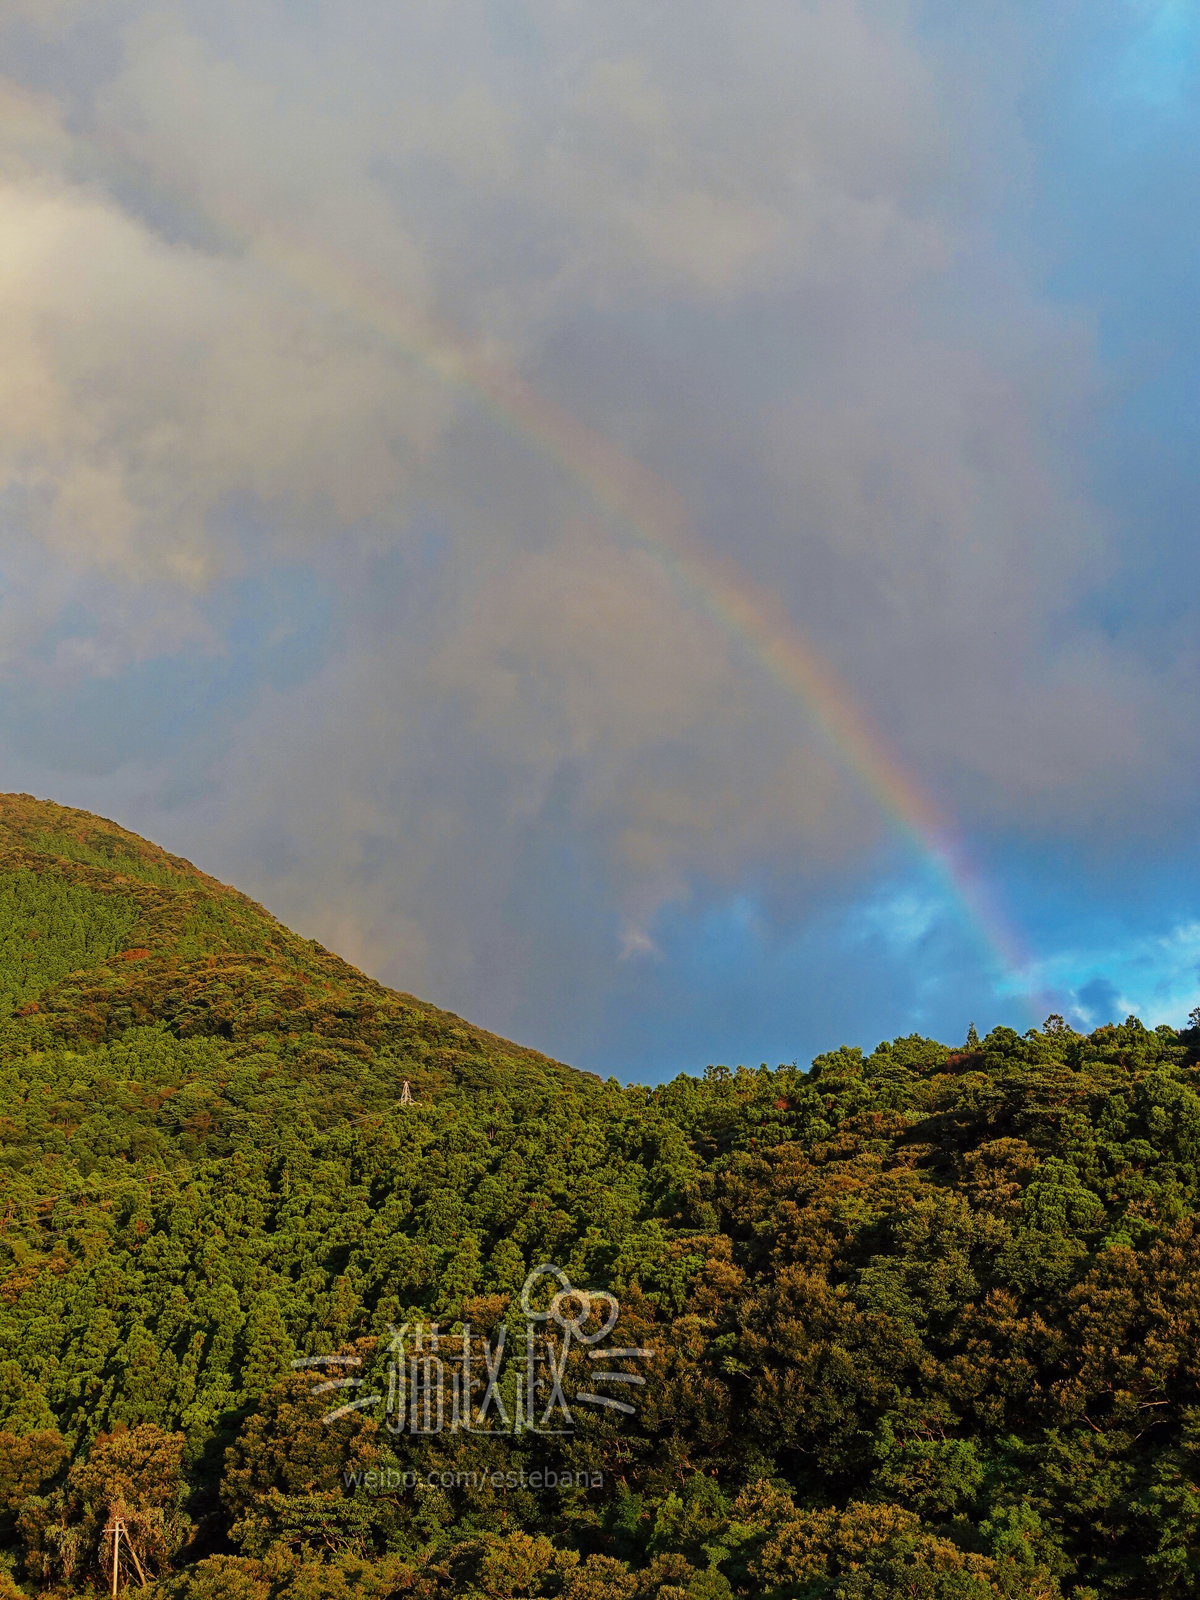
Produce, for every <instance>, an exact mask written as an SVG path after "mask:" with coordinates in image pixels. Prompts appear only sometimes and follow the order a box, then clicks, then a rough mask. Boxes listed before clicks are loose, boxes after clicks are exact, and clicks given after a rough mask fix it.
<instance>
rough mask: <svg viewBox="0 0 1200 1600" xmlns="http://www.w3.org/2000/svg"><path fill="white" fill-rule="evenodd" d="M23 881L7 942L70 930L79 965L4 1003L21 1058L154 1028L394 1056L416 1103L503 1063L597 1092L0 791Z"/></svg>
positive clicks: (256, 913) (145, 843)
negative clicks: (75, 934) (39, 1047)
mask: <svg viewBox="0 0 1200 1600" xmlns="http://www.w3.org/2000/svg"><path fill="white" fill-rule="evenodd" d="M31 876H32V877H33V878H36V879H38V880H39V882H38V885H37V887H38V888H40V889H41V890H42V891H43V892H42V893H41V894H40V896H39V895H36V894H34V895H31V894H29V893H26V894H25V896H24V900H25V902H26V904H24V905H22V904H21V901H22V896H21V895H20V894H19V893H16V892H10V893H9V896H8V905H7V907H0V909H7V911H8V943H9V945H10V946H11V945H12V943H13V939H14V935H15V936H16V937H18V938H19V937H20V936H21V934H22V932H23V933H24V937H25V939H26V942H27V943H29V944H32V945H34V946H36V944H37V942H38V938H39V929H38V920H39V918H41V919H42V920H43V921H44V920H45V919H46V917H47V915H48V916H49V918H50V920H51V921H52V922H53V921H55V920H57V921H58V922H60V923H62V922H70V923H71V924H72V925H73V926H74V927H75V929H76V930H77V931H80V932H81V934H82V937H79V938H77V939H76V941H75V943H76V946H77V947H78V948H79V949H80V952H81V953H86V954H88V955H89V956H90V959H89V960H87V961H86V962H83V963H81V964H80V965H79V966H78V967H75V968H73V969H72V970H69V971H65V972H56V973H53V974H51V975H49V976H47V981H46V982H44V983H39V982H38V981H37V979H38V977H40V976H42V974H41V973H39V972H38V970H37V962H36V960H34V961H33V962H32V963H31V965H32V968H33V973H32V976H31V979H30V981H29V982H27V983H25V984H23V985H22V986H21V988H20V993H19V994H11V993H10V996H9V998H10V1000H13V1001H15V1002H16V1003H14V1004H12V1005H11V1008H10V1009H11V1020H10V1024H9V1027H10V1031H11V1029H12V1027H13V1026H14V1025H17V1026H19V1027H24V1029H25V1030H26V1031H27V1033H28V1036H29V1038H28V1042H29V1045H30V1047H33V1045H34V1041H35V1039H36V1036H37V1035H38V1034H39V1033H41V1034H49V1035H51V1036H53V1037H56V1038H59V1039H62V1040H64V1041H71V1040H74V1041H75V1042H78V1043H100V1042H103V1041H105V1040H110V1039H113V1038H115V1037H117V1036H119V1034H120V1033H121V1032H122V1031H123V1030H124V1029H125V1028H128V1027H131V1026H138V1025H143V1026H149V1025H154V1024H156V1023H164V1024H166V1025H167V1026H168V1027H169V1028H170V1029H171V1031H172V1032H173V1033H174V1034H175V1036H176V1037H178V1038H188V1037H208V1036H214V1037H221V1038H224V1039H227V1040H229V1041H230V1042H245V1041H246V1040H248V1039H251V1038H253V1037H254V1036H255V1035H256V1034H258V1033H261V1032H263V1031H271V1032H276V1033H280V1032H282V1033H285V1034H297V1035H298V1034H303V1033H311V1034H313V1035H316V1036H318V1037H323V1038H326V1039H333V1040H341V1041H342V1042H343V1043H344V1044H346V1045H349V1046H351V1047H354V1048H361V1047H362V1046H363V1045H366V1046H367V1047H369V1048H371V1049H375V1050H379V1049H385V1050H388V1051H390V1052H392V1053H395V1052H397V1051H401V1052H404V1053H406V1055H407V1057H408V1064H409V1065H410V1066H411V1067H412V1075H411V1081H412V1083H413V1087H414V1089H417V1090H418V1091H419V1092H420V1091H424V1092H429V1093H432V1092H435V1091H438V1090H443V1091H444V1090H445V1089H447V1088H449V1087H451V1086H453V1085H455V1084H459V1083H462V1084H466V1085H474V1086H476V1087H479V1086H480V1085H481V1084H482V1082H483V1081H484V1080H485V1079H486V1077H487V1075H488V1074H487V1071H486V1068H487V1066H488V1065H489V1064H490V1065H492V1066H498V1065H499V1064H500V1063H503V1064H505V1066H506V1068H507V1069H510V1070H513V1071H517V1072H522V1071H524V1072H529V1071H533V1072H535V1073H543V1074H547V1075H548V1076H549V1077H550V1078H552V1079H554V1080H556V1081H558V1082H561V1083H568V1082H569V1083H572V1084H574V1085H575V1086H576V1087H578V1086H580V1085H582V1084H584V1083H586V1082H588V1081H591V1082H598V1081H599V1080H598V1079H597V1078H596V1077H595V1075H594V1074H588V1073H582V1072H579V1071H577V1070H576V1069H574V1068H571V1067H568V1066H566V1065H565V1064H564V1063H562V1062H557V1061H554V1060H553V1059H552V1058H550V1057H548V1056H546V1055H544V1054H543V1053H542V1052H540V1051H537V1050H533V1049H530V1048H528V1047H526V1046H523V1045H518V1044H514V1043H512V1042H511V1041H509V1040H506V1039H502V1038H500V1037H499V1036H498V1035H496V1034H492V1033H490V1032H488V1031H487V1030H485V1029H482V1028H477V1027H475V1026H474V1025H473V1024H471V1023H469V1022H466V1021H465V1020H464V1019H463V1018H461V1017H459V1016H457V1015H456V1014H454V1013H453V1012H448V1011H444V1010H442V1009H441V1008H439V1007H436V1006H433V1005H431V1004H430V1003H428V1002H426V1001H423V1000H420V999H418V998H417V997H416V996H414V995H411V994H406V993H402V992H400V991H397V990H393V989H390V988H388V987H387V986H386V985H384V984H382V983H379V982H378V981H377V980H376V979H373V978H371V977H369V976H368V975H367V974H365V973H363V972H360V971H359V970H358V969H357V968H355V967H353V966H352V965H351V964H350V963H349V962H347V961H345V960H343V959H342V958H341V957H340V956H338V955H336V954H334V953H333V952H331V951H329V950H327V949H326V948H325V947H324V946H323V945H321V944H319V943H318V942H317V941H315V940H308V939H304V938H302V937H301V936H300V935H298V934H295V933H293V932H292V931H291V930H290V929H288V928H287V927H286V926H285V925H284V924H283V923H281V922H280V921H279V920H278V919H277V918H276V917H274V916H273V915H272V914H271V913H270V912H269V911H267V910H266V909H265V908H264V907H263V906H261V905H259V904H258V903H257V902H256V901H254V900H252V899H250V897H249V896H247V895H245V894H243V893H242V892H241V891H240V890H238V889H235V888H232V887H231V886H229V885H227V884H224V883H222V882H220V880H218V879H216V878H214V877H212V876H211V875H210V874H208V873H205V872H203V871H202V870H201V869H200V868H198V867H196V866H194V865H193V864H192V863H191V862H190V861H187V860H185V859H184V858H183V857H181V856H176V855H173V854H171V853H170V852H169V851H166V850H164V849H162V847H161V846H159V845H156V844H153V843H152V842H151V841H149V840H146V839H143V838H141V837H140V836H139V835H137V834H134V833H131V832H130V831H129V830H127V829H125V828H122V827H121V826H120V825H119V824H117V823H115V822H112V821H110V820H108V819H107V818H102V817H97V816H94V815H93V814H92V813H90V812H86V811H80V810H77V809H74V808H71V807H66V806H60V805H58V804H56V803H55V802H53V801H43V800H37V799H35V798H34V797H33V796H31V795H26V794H5V795H0V878H3V879H6V880H8V882H9V884H10V886H11V884H12V882H13V880H16V882H17V884H18V886H20V887H24V888H25V889H26V890H30V889H32V888H33V887H34V886H33V885H32V884H30V881H29V880H30V877H31ZM22 923H23V924H24V926H23V927H22ZM81 924H82V928H81V927H80V925H81ZM60 933H61V929H60ZM106 934H107V935H108V939H107V941H106V940H105V937H104V936H105V935H106ZM89 935H90V936H91V937H89ZM3 998H4V991H3V989H0V1004H2V1001H3ZM0 1014H2V1013H0Z"/></svg>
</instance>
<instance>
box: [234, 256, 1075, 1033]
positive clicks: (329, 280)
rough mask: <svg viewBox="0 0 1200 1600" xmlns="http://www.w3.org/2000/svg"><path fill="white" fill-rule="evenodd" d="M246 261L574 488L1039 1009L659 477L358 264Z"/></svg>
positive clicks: (1015, 962)
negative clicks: (917, 866)
mask: <svg viewBox="0 0 1200 1600" xmlns="http://www.w3.org/2000/svg"><path fill="white" fill-rule="evenodd" d="M252 248H253V250H254V253H255V254H256V256H258V258H259V259H261V260H263V261H264V262H265V263H269V264H270V265H271V266H273V267H274V269H275V270H276V271H278V272H280V273H281V274H282V275H284V276H285V277H286V278H288V279H290V280H291V281H292V282H293V283H296V284H297V285H299V286H301V287H303V288H304V289H305V290H307V292H309V293H311V294H314V295H316V296H317V297H318V298H319V299H320V300H321V301H322V302H323V303H325V304H326V305H330V306H333V307H336V308H337V309H338V310H339V311H341V312H343V313H350V314H352V315H353V316H354V317H355V319H356V320H358V321H359V322H360V323H362V324H365V325H367V326H369V327H370V328H371V329H372V330H373V331H374V332H375V333H376V334H377V335H378V336H379V337H382V338H383V339H385V340H386V341H387V342H388V343H389V344H390V345H392V346H393V347H394V348H396V349H397V350H399V351H400V352H401V353H402V354H403V355H405V356H406V357H407V358H408V359H410V360H412V361H414V362H416V363H417V364H419V365H420V366H421V367H422V368H423V369H424V370H426V371H428V372H430V373H431V374H433V375H434V376H435V377H436V378H437V379H438V381H439V382H440V383H442V384H445V385H447V386H449V387H450V388H452V389H455V390H459V391H462V392H464V393H466V394H467V395H469V396H471V397H472V398H473V399H474V400H475V401H476V402H478V403H480V404H481V405H482V406H483V407H484V408H485V409H486V411H487V412H488V413H489V414H490V415H491V416H492V417H494V418H495V419H496V421H497V422H498V423H499V424H500V426H501V427H502V428H503V429H504V430H505V431H506V432H508V433H509V434H510V435H512V436H514V437H515V438H516V439H517V440H518V441H519V442H520V443H521V444H522V445H523V446H524V447H525V448H527V449H533V450H534V451H535V452H536V453H537V454H538V455H540V456H542V457H544V458H545V459H547V460H548V461H549V462H550V463H551V464H552V465H553V466H554V467H556V468H557V469H558V470H559V471H561V472H563V473H565V474H566V475H567V476H568V477H569V478H570V479H572V480H573V481H574V482H575V483H576V484H577V485H578V486H579V487H580V489H581V490H582V491H583V493H584V494H585V495H586V496H587V498H588V499H590V500H591V501H592V503H593V504H594V505H595V506H596V507H597V508H598V509H599V510H600V512H601V513H602V514H603V515H604V517H605V519H606V520H607V521H608V522H610V523H612V524H615V525H616V526H617V527H618V528H619V529H620V530H621V531H622V532H623V533H624V535H625V536H626V537H627V538H628V539H630V540H631V542H632V543H633V544H634V545H635V546H637V547H638V548H639V549H641V550H643V551H645V552H646V553H647V554H648V555H649V556H650V557H651V558H652V559H653V560H654V561H655V562H656V563H657V565H658V566H659V567H660V568H661V569H662V570H663V572H664V573H665V574H666V575H667V577H668V579H669V580H670V582H671V583H672V585H673V586H674V587H675V588H676V589H677V590H678V591H680V592H681V593H683V594H684V595H685V596H686V597H687V598H688V600H689V601H690V603H691V604H692V606H693V607H694V608H695V609H697V610H699V611H700V612H702V613H703V614H705V615H707V616H708V617H710V618H711V619H712V620H713V621H714V622H715V623H716V624H717V626H718V627H719V628H721V629H722V631H723V632H724V633H726V634H727V635H728V636H730V637H732V638H734V639H736V640H737V641H738V642H739V643H740V644H741V645H742V647H743V648H744V649H745V650H746V652H747V654H748V655H749V656H750V657H751V658H752V659H754V660H755V661H757V662H758V664H759V666H760V667H761V668H762V670H763V671H764V672H765V673H767V674H768V675H769V676H770V677H771V678H772V679H773V680H774V681H775V682H776V683H777V684H779V685H780V686H781V687H782V688H783V689H784V690H785V691H786V692H787V693H788V694H789V695H791V696H793V697H794V698H795V699H797V700H798V701H799V702H800V703H801V704H802V705H803V706H804V708H805V710H806V711H807V712H808V714H809V716H810V717H811V718H812V719H813V721H814V722H815V724H816V725H817V727H818V728H819V730H820V731H821V733H822V734H823V735H824V738H825V740H826V742H827V744H828V745H829V746H830V747H831V748H832V749H833V751H834V752H835V753H836V754H837V755H838V756H839V757H840V759H841V763H842V764H843V765H844V766H845V767H847V768H848V769H849V770H850V771H851V772H852V773H853V774H854V776H855V777H856V779H857V780H858V781H859V783H860V784H861V785H862V786H863V787H864V788H865V789H866V790H867V792H868V793H869V794H870V795H871V796H872V797H873V799H874V800H875V802H876V804H877V805H878V806H879V808H880V810H881V811H882V812H883V813H884V815H885V816H886V817H888V818H889V819H890V821H891V822H892V824H893V825H894V826H895V827H897V828H898V830H899V831H900V833H901V835H902V836H903V837H904V838H905V839H906V840H907V841H908V842H909V843H910V844H911V845H913V846H914V847H915V848H916V849H917V850H918V852H919V853H920V854H921V855H922V856H923V857H924V858H925V859H926V860H927V861H928V862H929V864H930V865H931V866H932V868H933V870H934V875H935V878H936V880H937V881H938V883H939V885H940V887H941V888H942V889H943V891H944V892H946V893H947V894H948V895H949V896H950V897H951V898H952V899H953V900H954V901H955V902H956V903H957V904H958V905H960V906H961V907H962V909H963V910H964V912H965V913H966V916H967V918H968V920H969V922H970V923H971V924H972V926H973V927H975V928H976V929H977V930H978V932H979V934H980V935H981V936H982V938H983V940H984V942H985V944H986V946H987V947H988V948H989V949H990V950H991V951H992V953H993V954H994V955H995V957H996V958H997V959H998V961H999V963H1000V966H1001V968H1002V970H1003V979H1004V982H1003V986H1004V988H1005V989H1006V990H1008V991H1009V992H1011V993H1014V994H1016V995H1019V996H1023V997H1025V998H1026V999H1027V1000H1028V1002H1029V1004H1030V1006H1031V1008H1032V1007H1033V1006H1035V1005H1036V1004H1038V1003H1040V1002H1043V1001H1044V997H1043V996H1041V995H1039V994H1037V993H1036V991H1035V987H1034V985H1033V984H1031V982H1030V981H1029V978H1028V977H1027V974H1028V973H1029V972H1030V969H1031V962H1030V959H1029V957H1028V955H1027V953H1026V952H1025V950H1024V948H1023V946H1022V943H1021V941H1020V940H1019V939H1018V937H1017V935H1016V933H1015V932H1014V930H1013V929H1012V927H1011V926H1010V925H1009V923H1008V921H1007V919H1006V918H1005V917H1004V915H1003V913H1002V912H1001V910H1000V908H999V906H998V905H997V904H996V901H995V897H994V895H993V894H992V892H991V891H990V888H989V886H988V884H987V883H986V881H985V880H984V878H983V876H982V874H981V873H980V872H979V871H978V870H977V869H976V868H975V866H974V865H973V863H972V862H971V860H970V857H969V855H968V853H967V850H966V848H965V846H964V844H963V842H962V839H961V836H960V835H959V833H958V832H957V830H956V829H955V828H954V827H953V826H952V825H951V823H950V821H949V819H948V818H947V817H946V816H945V815H944V813H942V812H941V811H940V810H939V808H938V807H937V805H936V804H935V803H934V801H933V799H932V797H931V796H930V795H929V794H928V793H927V792H926V791H925V790H924V789H923V788H922V787H921V786H920V785H919V784H918V783H917V781H916V779H915V778H913V777H912V775H911V774H910V773H909V772H907V771H906V769H905V768H904V766H903V765H902V764H901V762H900V761H899V759H898V758H897V757H896V755H895V754H894V753H893V752H892V751H891V749H890V748H889V746H888V744H887V741H886V740H885V738H884V737H883V735H882V733H881V732H880V730H879V729H878V728H876V727H875V726H874V725H873V723H872V722H871V720H870V719H869V717H868V716H867V714H866V712H865V711H864V710H863V708H862V707H861V706H860V705H859V704H858V703H857V702H856V700H855V698H854V696H853V695H852V694H851V692H850V690H849V688H848V687H847V685H846V684H845V682H844V681H843V680H842V679H841V677H840V676H839V674H838V673H837V672H836V671H835V669H834V668H833V666H832V665H831V664H830V663H829V662H828V661H827V660H826V659H825V658H824V657H823V656H822V655H820V654H819V653H818V652H817V650H815V649H814V648H813V646H812V645H811V644H810V643H809V642H808V641H807V640H806V639H805V638H804V636H803V635H802V634H801V632H800V630H799V629H798V628H797V626H796V624H795V623H794V622H793V621H792V620H791V618H790V617H789V616H788V615H787V614H786V612H785V611H784V609H783V608H782V607H781V606H780V605H779V603H778V601H777V600H776V599H775V597H774V596H773V595H771V594H769V593H768V592H767V591H765V590H764V589H763V588H761V587H760V586H757V585H755V584H753V583H752V582H751V581H750V580H749V579H748V578H747V577H746V576H745V574H744V573H742V572H740V571H739V570H738V569H737V568H736V567H735V566H733V565H732V563H730V562H728V561H725V560H722V559H721V558H720V557H718V556H717V555H716V554H715V553H714V552H712V551H710V550H706V549H705V548H704V547H703V545H702V544H701V543H700V541H699V540H698V539H697V538H696V536H695V534H694V532H693V531H692V529H691V527H690V524H689V518H688V516H687V513H686V509H685V507H684V505H683V502H682V500H681V498H680V497H679V495H678V494H677V493H676V492H675V491H674V490H672V489H671V488H670V486H669V485H667V484H666V483H664V482H663V480H662V479H661V478H659V477H658V476H657V475H655V474H654V473H652V472H650V471H649V470H648V469H647V468H645V467H644V466H642V465H641V463H640V462H637V461H635V460H633V459H632V458H631V457H630V456H629V455H628V454H626V453H625V452H623V451H621V450H618V449H617V448H616V447H614V446H613V445H612V443H611V442H610V441H609V440H607V439H606V438H604V437H603V435H601V434H599V433H597V432H596V431H595V430H594V429H592V428H589V427H587V426H585V425H584V424H583V423H582V422H580V421H579V419H578V418H576V417H575V416H573V415H572V414H571V413H570V412H568V411H566V410H565V409H564V408H563V407H561V406H558V405H555V404H553V403H552V402H550V401H549V400H547V399H546V398H545V397H544V396H542V395H541V394H539V393H538V392H537V391H536V390H535V389H533V388H532V387H531V386H530V385H529V384H528V383H526V382H525V381H524V380H523V379H522V378H521V377H520V376H519V375H518V374H516V373H515V372H513V371H512V370H511V369H510V368H508V367H507V366H506V365H504V364H502V363H501V362H499V361H498V360H497V359H496V358H495V357H494V356H492V355H490V354H488V353H486V352H483V351H480V350H479V349H477V348H473V347H472V346H471V345H469V344H468V342H467V341H466V340H465V339H464V338H463V336H462V335H461V333H459V332H458V330H457V329H455V328H453V327H451V326H450V325H449V324H448V323H446V322H445V321H444V320H440V319H436V318H433V317H431V316H428V315H418V314H416V313H414V312H413V311H412V310H411V309H410V308H408V307H406V306H404V305H402V304H400V303H399V302H398V301H397V299H396V297H395V295H394V293H393V292H392V291H391V290H390V289H389V288H388V287H387V286H385V285H383V284H382V283H373V282H371V281H370V280H369V279H368V278H367V277H366V276H365V275H364V274H363V273H362V271H361V269H359V268H353V267H351V266H350V265H349V264H347V263H344V262H339V261H335V260H334V259H333V258H332V257H331V256H329V255H328V254H326V253H325V252H324V251H317V250H314V249H313V247H312V246H311V245H310V244H308V243H307V242H301V241H299V240H297V239H296V238H294V237H288V236H286V235H284V234H282V233H280V232H278V231H271V232H265V231H264V230H263V229H262V228H261V227H260V228H259V230H258V232H257V234H256V235H255V236H254V243H253V245H252Z"/></svg>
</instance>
